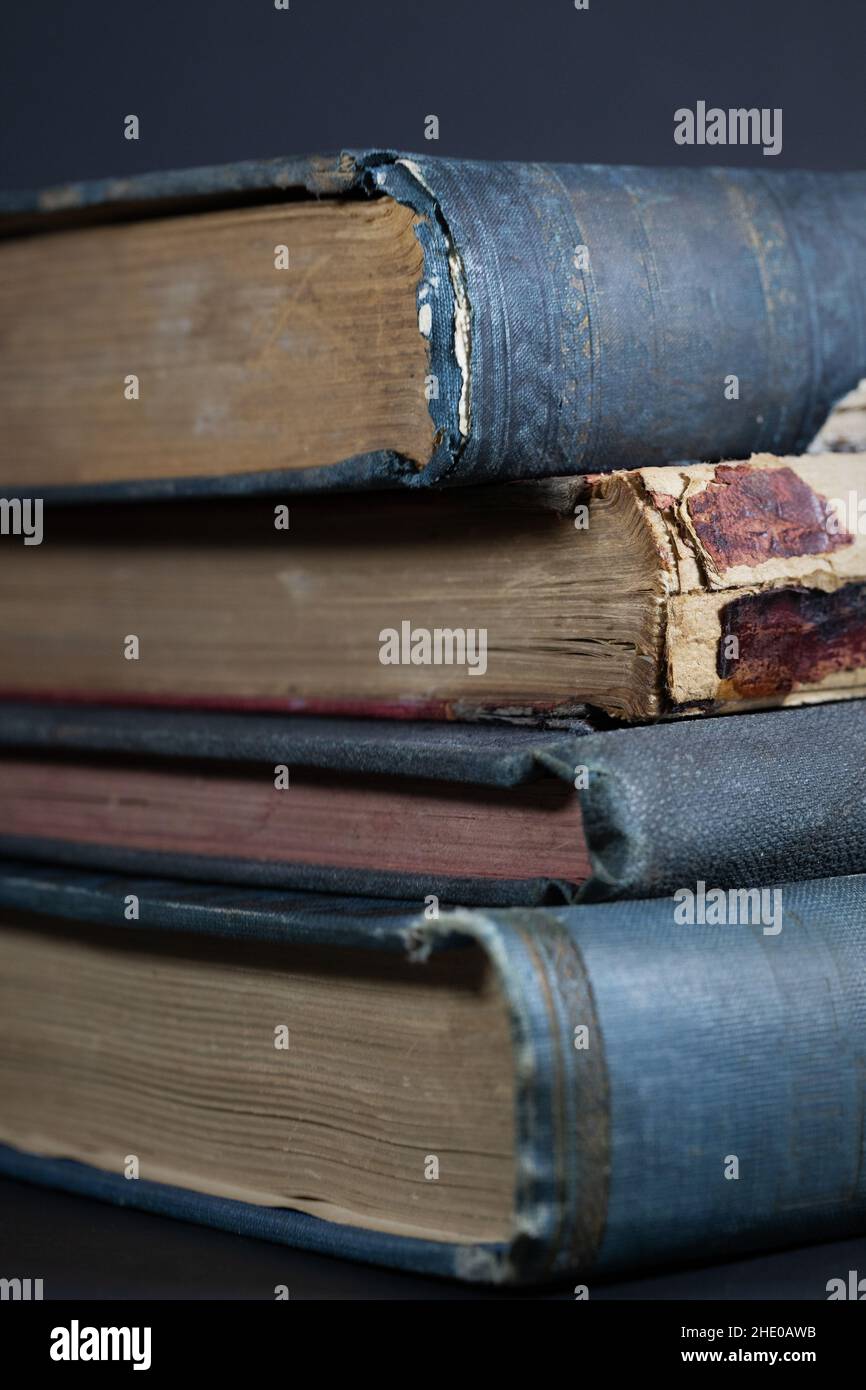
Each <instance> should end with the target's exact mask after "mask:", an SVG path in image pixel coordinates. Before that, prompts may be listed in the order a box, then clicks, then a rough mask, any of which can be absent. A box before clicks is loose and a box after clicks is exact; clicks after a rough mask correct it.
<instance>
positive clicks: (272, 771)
mask: <svg viewBox="0 0 866 1390" xmlns="http://www.w3.org/2000/svg"><path fill="white" fill-rule="evenodd" d="M0 715H2V718H0V855H5V856H8V857H14V858H18V859H29V860H33V861H36V860H39V861H41V862H43V863H55V864H58V863H59V864H67V865H72V866H78V867H82V866H87V867H90V868H93V869H98V870H108V871H122V872H124V873H138V874H147V875H151V876H156V875H159V876H165V877H171V878H179V877H180V878H185V879H193V880H196V879H197V880H200V881H207V882H223V883H246V884H251V885H258V886H260V887H261V886H271V887H281V888H286V887H288V888H293V889H305V890H315V891H316V892H324V891H334V892H338V893H342V894H362V895H364V896H375V895H383V896H387V897H391V898H398V899H403V900H412V901H414V902H415V903H416V904H418V905H419V906H423V905H429V903H430V901H431V895H433V896H434V897H436V898H438V899H439V900H440V901H441V902H442V903H446V902H449V901H450V902H459V903H464V904H465V903H474V904H479V905H491V904H499V905H501V906H511V905H527V906H533V905H542V904H546V903H561V902H571V901H575V900H581V901H587V900H589V901H598V900H600V899H604V898H615V897H631V898H634V897H644V896H660V895H664V894H666V893H673V892H675V891H676V890H677V888H678V887H680V886H681V885H682V884H685V883H690V882H695V881H696V880H698V879H703V880H704V881H705V882H707V883H710V884H712V885H714V886H716V887H721V888H738V887H753V886H759V885H762V884H767V883H780V882H783V881H786V880H788V879H790V878H791V877H792V876H793V875H794V874H795V873H796V874H797V875H798V876H799V877H800V878H802V879H805V878H820V877H823V876H826V875H828V874H832V873H842V872H845V873H853V872H866V795H864V793H863V788H862V785H861V784H862V762H861V760H860V759H859V758H858V757H857V756H856V753H855V752H852V750H856V749H858V748H860V747H861V746H862V744H863V740H864V735H866V705H864V702H863V701H860V700H853V701H847V702H840V703H837V704H828V705H814V706H808V707H804V708H801V709H797V710H786V711H770V712H766V713H761V714H752V715H743V716H741V717H740V718H738V719H736V720H731V719H704V720H699V721H697V722H694V721H690V722H684V721H672V722H670V723H663V724H655V725H648V726H641V727H638V728H634V729H615V730H609V731H606V732H597V733H592V732H588V731H587V727H586V726H577V727H572V728H568V729H557V730H553V729H548V730H537V729H527V728H519V727H518V728H504V727H498V726H492V725H484V724H454V723H446V722H439V723H423V722H417V723H416V722H406V721H403V722H400V723H395V722H386V721H377V720H371V719H366V720H350V719H339V720H335V719H328V718H316V719H313V718H306V717H304V716H297V715H296V716H288V717H281V716H274V715H270V716H268V715H264V716H263V715H254V714H237V715H222V714H214V713H207V712H206V713H195V714H192V713H183V712H175V711H154V710H135V711H133V710H116V709H106V708H96V709H82V708H75V707H62V706H51V705H44V706H38V705H30V706H15V705H7V706H4V707H2V710H0Z"/></svg>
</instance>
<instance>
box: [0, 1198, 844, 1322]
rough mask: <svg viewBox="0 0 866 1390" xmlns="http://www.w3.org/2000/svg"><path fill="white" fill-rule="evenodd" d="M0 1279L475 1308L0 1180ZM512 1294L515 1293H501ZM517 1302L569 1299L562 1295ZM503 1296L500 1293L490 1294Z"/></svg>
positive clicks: (802, 1262)
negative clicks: (283, 1291)
mask: <svg viewBox="0 0 866 1390" xmlns="http://www.w3.org/2000/svg"><path fill="white" fill-rule="evenodd" d="M0 1266H2V1268H0V1275H2V1276H4V1277H13V1276H18V1277H29V1278H33V1279H36V1278H41V1279H42V1280H43V1281H44V1282H43V1287H44V1296H45V1298H46V1299H51V1298H60V1299H65V1298H69V1299H75V1298H84V1299H88V1298H94V1299H103V1298H112V1299H116V1298H133V1299H134V1298H142V1299H146V1298H159V1299H268V1300H273V1298H274V1288H275V1286H276V1285H278V1284H282V1285H286V1286H287V1287H288V1290H289V1294H290V1297H291V1298H292V1299H350V1300H351V1299H435V1300H439V1299H448V1300H455V1299H464V1300H465V1299H477V1298H490V1297H491V1296H493V1297H496V1296H497V1295H491V1294H490V1293H489V1292H488V1291H486V1290H478V1289H472V1288H467V1287H464V1286H461V1285H459V1284H452V1283H449V1282H446V1281H444V1280H438V1279H431V1278H426V1277H422V1276H417V1275H410V1274H400V1273H396V1272H394V1271H391V1270H385V1269H378V1268H374V1267H371V1266H367V1265H359V1264H353V1263H351V1262H350V1261H348V1260H337V1259H331V1258H328V1257H326V1256H324V1255H311V1254H307V1253H305V1252H303V1251H296V1250H290V1249H288V1248H287V1247H285V1246H280V1245H272V1244H269V1243H268V1242H265V1241H257V1240H251V1239H247V1238H244V1237H240V1236H233V1235H228V1234H226V1233H225V1232H222V1231H214V1230H208V1229H206V1228H204V1227H200V1226H193V1225H188V1224H186V1223H184V1222H181V1221H174V1220H171V1219H170V1218H168V1217H160V1216H152V1215H149V1214H147V1213H143V1212H137V1211H133V1210H130V1209H128V1208H120V1207H112V1206H108V1205H104V1204H103V1203H101V1202H96V1201H93V1200H92V1199H89V1198H84V1197H78V1196H72V1195H69V1194H67V1193H63V1192H52V1191H47V1190H45V1189H43V1188H38V1187H31V1186H29V1185H28V1184H26V1183H19V1182H12V1181H9V1180H5V1179H3V1180H0ZM850 1269H859V1270H866V1238H858V1239H852V1240H847V1241H838V1242H834V1243H832V1244H828V1245H813V1246H807V1247H804V1248H800V1249H795V1250H788V1251H781V1252H774V1253H772V1254H769V1255H759V1256H754V1257H752V1258H750V1259H738V1260H736V1261H731V1262H726V1263H721V1264H714V1265H711V1266H709V1267H704V1268H690V1269H686V1270H682V1269H680V1270H676V1271H662V1272H658V1273H654V1274H650V1275H644V1276H643V1277H641V1278H638V1279H628V1280H621V1281H616V1282H610V1283H597V1284H592V1285H591V1286H590V1297H591V1298H592V1299H596V1300H599V1299H601V1300H612V1299H620V1300H622V1299H732V1300H736V1299H743V1300H750V1299H768V1298H775V1299H820V1300H825V1299H826V1297H827V1294H826V1284H827V1280H828V1279H832V1278H837V1277H842V1278H845V1277H847V1273H848V1270H850ZM511 1296H512V1297H513V1296H514V1295H511ZM518 1296H520V1297H534V1298H543V1299H570V1298H572V1297H573V1293H572V1289H571V1286H570V1285H569V1286H566V1287H562V1288H558V1289H547V1290H544V1291H542V1292H539V1293H532V1294H529V1295H527V1294H521V1295H518ZM498 1297H503V1295H501V1294H500V1295H498Z"/></svg>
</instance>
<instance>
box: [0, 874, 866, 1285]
mask: <svg viewBox="0 0 866 1390" xmlns="http://www.w3.org/2000/svg"><path fill="white" fill-rule="evenodd" d="M130 892H134V893H136V894H137V895H138V896H139V899H140V922H139V924H137V925H138V926H141V925H145V924H146V925H147V927H148V928H149V929H152V930H154V931H156V932H160V931H178V930H182V931H185V932H191V933H205V934H212V935H218V936H228V937H232V938H234V939H236V940H237V941H239V942H243V941H255V940H269V941H276V942H283V943H285V945H286V947H287V949H290V948H292V947H295V948H297V947H299V946H303V945H305V944H307V945H308V944H311V943H320V944H330V945H332V946H336V947H339V946H349V947H356V948H357V947H362V948H367V949H370V950H372V951H400V952H407V951H408V952H409V953H410V954H411V955H412V956H413V957H414V958H415V959H416V960H417V962H418V969H419V970H423V968H424V961H425V960H426V959H427V958H429V955H430V953H431V952H432V951H451V950H459V949H466V947H467V945H469V944H472V943H474V944H475V946H476V947H477V948H479V949H481V950H482V951H484V952H486V953H487V955H488V957H489V959H490V961H491V963H492V965H493V968H494V970H495V972H496V974H497V977H498V980H499V984H500V987H501V990H502V992H503V996H504V999H505V1002H506V1005H507V1008H508V1011H509V1015H510V1020H511V1032H512V1041H513V1062H514V1067H515V1087H516V1110H515V1135H516V1138H515V1146H516V1168H517V1172H516V1184H515V1194H514V1214H513V1237H512V1239H511V1240H510V1241H509V1242H508V1243H506V1244H502V1245H482V1246H478V1245H475V1246H472V1245H460V1244H450V1243H439V1242H435V1241H425V1240H410V1239H401V1238H395V1237H393V1236H379V1235H376V1234H375V1233H371V1232H369V1231H361V1230H356V1229H354V1228H351V1227H346V1226H340V1225H337V1224H334V1223H331V1222H327V1221H322V1220H319V1219H316V1218H313V1217H307V1216H301V1215H296V1214H292V1213H291V1212H287V1211H284V1210H275V1209H268V1208H264V1207H257V1206H254V1205H250V1204H245V1203H240V1202H235V1201H230V1200H221V1199H217V1198H213V1197H207V1196H203V1195H201V1194H198V1193H195V1192H192V1191H188V1190H183V1189H178V1188H170V1187H165V1186H162V1185H161V1184H157V1183H152V1182H148V1181H146V1180H143V1179H142V1180H138V1181H134V1182H128V1181H126V1180H125V1179H124V1177H123V1176H121V1175H119V1174H112V1173H108V1172H103V1171H97V1170H94V1169H91V1168H89V1167H87V1166H86V1165H82V1164H78V1163H75V1162H71V1161H68V1160H62V1159H45V1158H40V1157H38V1156H34V1155H29V1154H24V1153H21V1152H19V1151H17V1150H15V1149H13V1148H10V1147H8V1146H6V1147H4V1148H2V1149H0V1171H2V1172H4V1173H6V1174H9V1175H12V1176H16V1177H19V1178H24V1179H27V1180H29V1181H32V1182H37V1183H43V1184H47V1185H57V1186H61V1187H64V1188H67V1189H70V1190H73V1191H78V1192H83V1193H89V1194H92V1195H94V1196H98V1197H101V1198H104V1199H107V1200H110V1201H115V1202H119V1203H124V1204H130V1205H134V1206H142V1207H145V1208H147V1209H149V1210H151V1211H157V1212H163V1213H166V1214H168V1215H173V1216H178V1217H182V1218H185V1219H188V1220H196V1221H202V1222H206V1223H209V1224H212V1225H216V1226H220V1227H222V1228H224V1229H227V1230H232V1231H237V1232H242V1233H245V1234H250V1235H259V1236H263V1237H265V1238H267V1239H269V1240H274V1241H283V1242H287V1243H289V1244H293V1245H299V1246H303V1247H304V1248H307V1249H312V1250H319V1251H323V1252H326V1253H336V1254H341V1255H345V1256H350V1257H353V1258H357V1259H364V1260H368V1261H374V1262H377V1263H384V1264H391V1265H396V1266H399V1267H401V1268H407V1269H417V1270H423V1271H427V1272H434V1273H439V1274H445V1275H451V1276H456V1277H458V1278H462V1279H471V1280H480V1281H486V1282H493V1283H496V1282H523V1283H527V1282H530V1283H531V1282H544V1281H547V1280H552V1279H556V1278H561V1277H565V1276H579V1277H582V1278H589V1279H592V1278H593V1277H594V1276H601V1275H603V1274H606V1273H609V1272H612V1271H618V1270H623V1269H631V1268H635V1267H638V1266H641V1265H645V1264H648V1263H654V1264H659V1263H664V1262H668V1261H674V1260H681V1261H682V1260H701V1261H706V1260H708V1259H711V1258H713V1257H715V1256H722V1255H725V1254H730V1253H732V1252H738V1251H745V1250H749V1249H756V1248H761V1247H772V1246H781V1245H785V1244H792V1243H799V1242H803V1241H807V1240H813V1239H833V1238H839V1237H843V1236H846V1235H852V1234H856V1233H859V1232H862V1231H864V1230H866V1151H864V1146H866V1132H864V1128H863V1123H862V1117H863V1107H864V1076H866V879H864V878H863V877H861V876H851V877H847V878H837V879H824V880H816V881H813V882H810V883H801V884H793V885H790V886H786V887H784V888H782V889H781V890H780V892H781V903H782V913H781V917H780V918H779V919H778V922H777V925H778V926H779V927H780V928H781V929H780V930H776V929H775V927H774V928H772V929H770V930H768V929H767V925H766V922H767V921H768V920H769V919H764V922H765V924H764V925H762V923H761V921H759V920H756V919H755V917H754V915H753V916H752V917H751V919H750V920H747V917H748V914H746V913H745V912H744V911H740V915H739V920H736V919H737V912H736V911H734V910H733V909H730V910H729V911H728V914H727V920H726V921H725V923H724V924H723V925H714V924H711V923H702V922H700V921H698V922H696V923H695V924H694V925H689V924H688V923H683V922H682V921H678V920H677V917H676V911H675V908H676V905H675V903H674V902H673V900H671V899H667V898H658V899H654V900H652V901H644V902H642V901H629V902H620V903H605V904H597V905H592V906H586V907H572V908H561V909H557V910H523V911H521V910H512V911H487V912H470V911H466V910H460V911H457V912H455V913H452V914H447V915H445V916H443V917H441V918H440V919H439V920H438V921H435V922H431V921H426V920H425V919H424V918H423V917H422V916H419V915H417V914H414V915H413V914H407V913H406V912H405V911H404V910H401V909H400V908H399V906H397V905H395V904H393V903H391V904H387V903H372V902H369V901H367V902H361V901H359V900H351V899H347V900H342V901H341V900H339V899H334V898H315V897H311V896H310V895H306V896H305V895H302V894H296V895H287V894H285V893H267V892H249V893H247V894H243V895H241V894H239V893H238V891H237V890H229V889H218V888H214V887H210V888H207V887H202V886H200V885H189V884H187V885H176V884H171V883H168V882H161V881H159V880H151V881H141V882H139V881H136V880H127V879H120V878H106V877H94V876H89V875H83V874H78V875H76V874H73V873H70V872H58V871H49V870H38V869H34V868H33V867H32V866H30V865H26V864H19V865H15V864H8V865H6V866H5V867H4V868H3V870H2V873H0V907H2V908H3V909H7V910H8V909H14V910H23V911H25V912H28V911H30V912H38V913H48V914H51V915H56V916H60V917H65V918H68V919H71V920H72V921H73V922H74V921H81V922H100V923H104V924H107V925H109V926H110V927H112V928H113V929H115V930H117V931H118V932H123V931H124V930H127V926H126V924H125V922H124V917H123V903H124V897H125V895H126V894H127V893H130ZM578 1028H585V1029H586V1030H587V1034H586V1036H587V1037H588V1044H589V1045H588V1046H585V1047H576V1046H575V1036H576V1035H575V1029H578ZM734 1160H736V1164H734ZM735 1172H737V1173H738V1176H733V1174H734V1173H735Z"/></svg>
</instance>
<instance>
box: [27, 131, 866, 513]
mask: <svg viewBox="0 0 866 1390" xmlns="http://www.w3.org/2000/svg"><path fill="white" fill-rule="evenodd" d="M2 210H5V218H4V220H3V224H2V227H0V232H5V233H6V237H5V239H4V241H3V243H2V245H0V321H2V325H3V333H2V372H0V432H2V435H3V438H4V452H3V460H2V466H0V488H2V489H4V490H5V491H6V492H7V493H8V492H9V491H10V490H12V489H16V488H17V489H21V490H24V491H27V490H35V491H36V492H37V493H39V495H42V493H43V492H45V491H47V490H49V489H55V490H60V491H61V492H67V493H68V492H70V491H71V492H75V491H76V490H77V489H80V488H86V489H95V490H101V491H103V492H105V491H107V492H109V493H111V492H112V491H114V492H115V493H116V492H118V491H119V492H121V493H123V494H128V493H131V494H133V495H136V496H138V495H142V494H143V493H146V492H151V493H154V492H156V493H160V492H161V493H165V494H170V495H177V494H178V493H182V492H193V493H195V492H201V491H202V490H206V491H220V490H221V491H238V490H240V491H248V490H254V489H262V488H266V489H273V488H274V487H275V486H280V487H281V488H283V489H284V490H285V489H286V488H289V487H291V488H295V489H297V488H310V487H323V486H330V487H347V486H351V487H362V486H366V485H372V484H375V485H381V484H382V483H388V484H393V483H398V482H406V483H422V484H423V483H436V482H470V483H479V482H484V481H490V480H495V479H507V478H525V477H537V476H541V475H547V476H549V475H556V474H572V473H582V472H585V471H596V470H606V469H609V468H614V467H633V466H637V465H639V464H659V463H665V462H670V461H671V460H679V459H684V458H699V459H718V458H744V457H748V456H749V455H750V454H751V453H752V452H756V451H757V452H760V451H773V452H775V453H788V452H798V451H801V450H803V449H805V448H806V447H807V445H808V444H809V442H810V441H811V440H812V438H813V437H814V435H815V433H816V431H817V430H818V428H819V426H820V425H821V424H822V422H823V420H824V419H825V417H826V415H827V412H828V410H829V409H830V407H831V406H832V404H833V403H834V401H835V400H837V399H838V398H839V397H841V396H843V395H844V394H845V393H846V392H847V391H849V390H850V389H851V388H852V387H853V386H855V385H856V383H857V381H858V380H859V379H860V378H861V377H863V376H866V360H864V352H866V349H864V342H866V301H864V296H863V285H864V283H866V250H864V243H863V237H862V228H863V225H864V221H866V175H864V174H860V173H841V174H812V173H803V172H787V171H786V172H779V173H769V174H768V173H766V172H765V171H764V170H761V171H760V172H759V171H758V170H750V169H743V170H736V169H697V168H695V169H655V170H653V169H640V168H603V167H599V166H588V167H581V166H562V165H560V166H547V165H543V164H527V165H521V164H481V163H472V162H468V161H462V160H450V159H441V160H437V159H431V158H429V157H428V156H427V155H418V156H398V155H395V154H390V153H356V154H346V155H343V156H342V157H341V158H331V159H306V160H273V161H269V162H263V163H262V162H260V163H253V164H242V165H232V166H228V167H226V168H222V169H199V170H189V171H186V172H181V173H175V174H164V175H149V176H145V177H137V178H131V179H125V178H124V179H115V180H104V181H102V182H98V183H94V184H84V185H74V186H70V187H66V188H61V189H49V190H46V191H44V192H42V193H41V194H34V195H23V196H21V197H16V196H11V197H9V196H7V197H6V198H5V199H4V200H3V204H2ZM819 268H820V269H819Z"/></svg>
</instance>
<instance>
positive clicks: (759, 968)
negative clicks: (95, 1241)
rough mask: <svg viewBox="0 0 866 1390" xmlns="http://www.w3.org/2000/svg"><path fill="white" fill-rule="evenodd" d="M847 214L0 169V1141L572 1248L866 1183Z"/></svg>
mask: <svg viewBox="0 0 866 1390" xmlns="http://www.w3.org/2000/svg"><path fill="white" fill-rule="evenodd" d="M864 225H866V175H860V174H839V175H817V174H807V173H777V174H765V173H763V172H761V173H757V172H750V171H742V170H724V171H723V170H711V169H688V170H677V169H664V170H649V169H622V168H618V169H608V168H600V167H561V166H558V167H553V166H545V165H537V164H534V165H487V164H473V163H468V162H464V161H454V160H434V159H429V158H427V157H426V156H425V157H421V156H398V155H394V154H385V153H371V154H360V153H357V154H352V155H343V156H342V157H341V158H339V159H308V160H275V161H270V162H265V163H254V164H244V165H241V166H232V167H228V168H224V169H206V170H194V171H188V172H184V173H175V174H170V175H162V176H157V175H154V176H147V177H143V178H135V179H124V180H117V181H106V182H103V183H99V184H89V185H83V186H74V187H69V188H64V189H59V190H58V189H55V190H50V191H48V192H46V193H43V194H41V195H38V196H23V197H20V198H18V197H12V198H7V199H6V200H5V203H4V220H3V231H4V238H3V240H2V243H0V322H2V337H0V343H2V348H0V350H2V358H3V371H2V374H0V425H2V437H3V457H2V465H0V492H2V498H0V521H2V533H3V534H2V536H0V697H2V701H0V1171H2V1172H4V1173H6V1174H11V1175H14V1176H18V1177H22V1178H25V1179H27V1180H29V1181H31V1182H35V1183H41V1184H45V1185H57V1186H60V1187H63V1188H66V1189H70V1190H73V1191H79V1192H84V1193H90V1194H93V1195H95V1196H99V1197H103V1198H105V1199H108V1200H111V1201H115V1202H120V1203H127V1204H131V1205H135V1206H139V1207H144V1208H148V1209H150V1210H153V1211H159V1212H164V1213H168V1214H173V1215H176V1216H179V1217H182V1218H186V1219H193V1220H200V1221H202V1222H206V1223H210V1224H213V1225H216V1226H220V1227H223V1228H225V1229H228V1230H231V1231H237V1232H246V1233H252V1234H256V1235H260V1236H263V1237H267V1238H269V1239H271V1240H276V1241H283V1242H287V1243H291V1244H294V1245H298V1246H302V1247H307V1248H310V1249H316V1250H319V1251H325V1252H332V1253H341V1254H344V1255H348V1256H352V1257H355V1258H358V1259H363V1260H368V1261H377V1262H380V1263H385V1264H390V1265H394V1266H399V1267H404V1268H409V1269H415V1270H425V1271H429V1272H435V1273H440V1274H446V1275H450V1276H455V1277H458V1278H461V1279H466V1280H477V1281H486V1282H488V1283H506V1282H512V1283H533V1282H536V1283H540V1282H545V1281H551V1280H556V1279H559V1278H563V1279H565V1278H568V1279H569V1280H577V1281H578V1288H579V1289H580V1290H582V1291H584V1292H585V1291H586V1289H587V1288H588V1287H589V1284H588V1282H587V1281H591V1280H592V1279H593V1278H594V1277H596V1276H601V1275H604V1274H606V1273H608V1272H610V1271H616V1270H620V1271H621V1270H626V1269H633V1268H636V1267H638V1266H640V1265H647V1264H659V1263H661V1262H665V1261H672V1260H693V1259H709V1258H711V1257H712V1256H714V1255H719V1254H723V1253H730V1252H732V1251H736V1250H744V1249H750V1248H752V1249H754V1248H759V1247H770V1246H779V1245H784V1244H791V1243H796V1242H801V1241H804V1240H808V1239H817V1238H829V1237H831V1236H835V1235H840V1234H845V1233H855V1232H859V1231H863V1230H864V1229H866V1162H864V1159H866V1151H864V1144H866V1136H864V1128H863V1113H864V1104H866V1089H864V1088H866V1080H864V1078H866V877H864V876H863V875H864V874H866V794H864V773H866V718H864V705H863V698H862V697H863V696H864V694H866V428H864V418H866V402H864V398H863V395H862V388H861V394H860V395H859V396H858V395H857V394H856V388H857V385H858V382H860V381H861V380H863V379H864V378H866V300H864V291H863V286H864V284H866V242H864V237H863V227H864ZM852 392H854V393H855V394H850V393H852ZM840 401H842V402H843V404H842V405H841V406H840V407H839V409H838V410H837V411H836V412H835V413H834V414H833V416H832V417H831V418H830V419H829V420H828V416H830V412H831V409H832V408H833V406H834V405H836V404H837V402H840Z"/></svg>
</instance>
